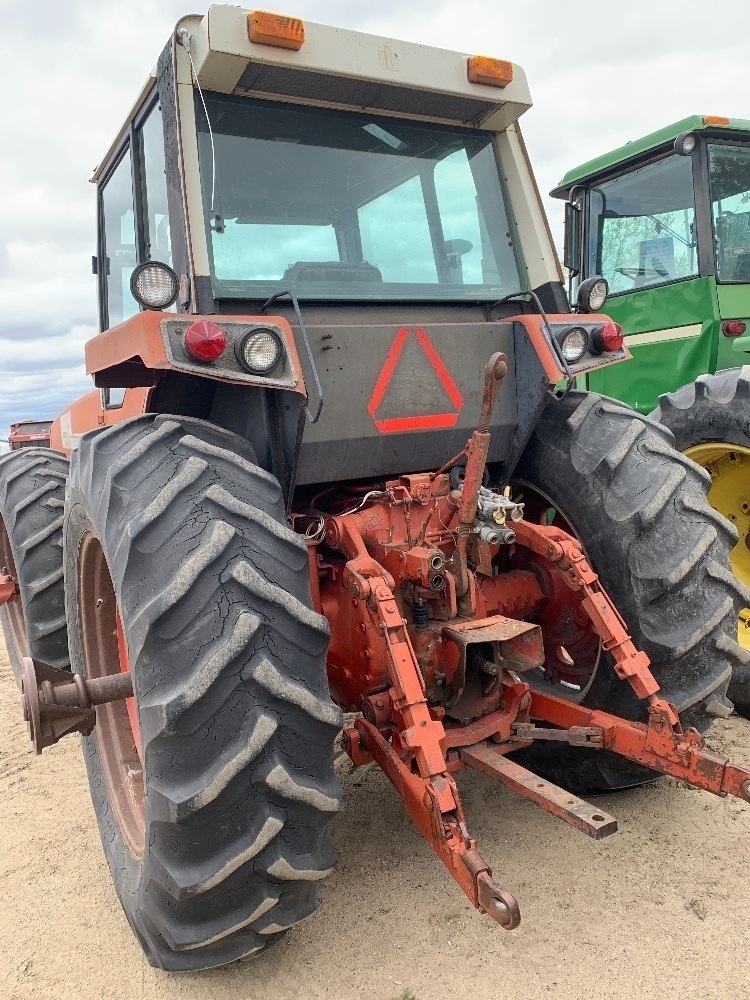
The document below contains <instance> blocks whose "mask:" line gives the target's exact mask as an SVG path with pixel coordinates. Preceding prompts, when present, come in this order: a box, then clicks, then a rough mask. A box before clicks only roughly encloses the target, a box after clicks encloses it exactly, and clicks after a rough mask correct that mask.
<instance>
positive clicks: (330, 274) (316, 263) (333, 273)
mask: <svg viewBox="0 0 750 1000" xmlns="http://www.w3.org/2000/svg"><path fill="white" fill-rule="evenodd" d="M281 280H282V281H292V282H300V281H352V282H360V281H382V280H383V275H382V274H381V273H380V271H379V269H378V268H377V267H375V265H374V264H368V263H367V261H366V260H362V261H359V262H358V263H355V264H350V263H349V262H348V261H342V260H311V261H308V260H298V261H297V263H296V264H292V266H291V267H288V268H287V269H286V271H285V272H284V276H283V277H282V279H281Z"/></svg>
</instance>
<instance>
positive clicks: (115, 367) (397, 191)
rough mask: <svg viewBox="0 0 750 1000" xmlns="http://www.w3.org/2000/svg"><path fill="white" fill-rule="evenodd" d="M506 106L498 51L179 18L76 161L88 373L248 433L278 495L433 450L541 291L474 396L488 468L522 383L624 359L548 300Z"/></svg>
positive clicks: (527, 422)
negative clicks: (93, 209)
mask: <svg viewBox="0 0 750 1000" xmlns="http://www.w3.org/2000/svg"><path fill="white" fill-rule="evenodd" d="M344 37H346V40H347V41H346V44H342V39H344ZM530 106H531V98H530V95H529V90H528V86H527V83H526V78H525V75H524V72H523V70H522V68H521V67H520V66H518V65H516V64H514V63H511V62H508V61H506V60H502V59H492V58H488V57H483V56H476V55H470V54H463V53H458V52H450V51H443V50H439V49H432V48H429V47H427V46H423V45H419V44H415V43H407V42H395V41H393V40H386V41H384V40H383V39H380V38H377V37H375V36H371V35H363V34H359V33H356V32H346V33H343V32H342V31H341V30H340V29H335V28H330V27H327V26H325V25H318V24H311V23H308V22H305V23H303V22H302V21H299V20H297V19H294V18H284V17H279V16H277V15H271V14H266V13H263V12H260V11H249V12H248V11H243V10H242V9H240V8H237V7H229V6H214V7H211V8H210V9H209V11H208V13H207V14H206V15H205V17H203V18H197V17H187V18H184V19H182V20H181V21H180V22H179V24H178V25H177V27H176V29H175V33H174V35H173V37H172V39H171V40H170V42H169V43H168V44H167V46H166V47H165V49H164V51H163V52H162V55H161V57H160V60H159V62H158V66H157V68H156V70H155V75H154V76H153V78H151V79H150V80H149V81H148V82H147V84H146V86H145V87H144V88H143V90H142V92H141V94H140V96H139V98H138V100H137V101H136V104H135V106H134V108H133V110H132V111H131V113H130V115H129V116H128V121H127V123H126V124H125V125H124V126H123V128H122V129H121V130H120V132H119V134H118V136H117V138H116V140H115V142H114V143H113V144H112V146H111V148H110V150H109V151H108V153H107V154H106V156H105V158H104V160H103V161H102V165H101V166H100V167H99V168H98V169H97V171H96V173H95V175H94V178H93V179H94V181H95V183H96V185H97V190H98V209H99V240H98V249H97V255H96V259H95V270H96V272H97V275H98V286H99V307H100V321H101V323H100V326H101V330H102V333H101V334H100V336H99V337H97V338H95V339H94V340H93V341H91V342H90V343H89V344H88V345H87V347H86V355H87V369H88V371H89V372H90V373H91V374H93V376H94V379H95V384H96V385H97V386H98V387H100V388H122V387H126V388H135V387H146V388H148V389H149V398H148V400H147V408H148V409H150V410H153V411H157V412H158V411H161V412H168V411H170V410H174V409H175V408H176V407H177V408H179V409H181V410H185V411H187V412H189V414H190V415H191V416H196V417H200V418H202V419H211V420H215V421H217V422H219V423H221V424H222V426H225V427H227V428H228V429H230V430H232V431H234V432H235V433H238V434H240V435H242V436H243V437H245V438H247V439H248V440H249V441H250V442H251V443H252V446H253V448H254V449H255V452H256V454H257V455H258V457H259V459H260V461H261V463H262V465H263V466H264V468H267V469H268V470H269V471H271V472H272V473H273V474H274V475H276V476H277V478H279V480H280V481H281V482H282V484H283V486H284V489H285V493H286V495H287V499H288V501H289V502H290V503H291V500H292V493H293V490H294V488H295V486H304V485H311V486H312V485H314V484H318V483H327V482H330V481H333V480H336V481H344V480H349V479H352V478H355V477H361V476H368V477H373V476H380V475H393V474H396V473H398V472H399V471H400V470H401V469H404V468H414V469H418V470H420V471H422V470H429V469H434V468H438V467H440V465H441V464H442V463H443V462H444V461H445V455H446V453H447V452H450V451H452V452H453V453H456V452H457V451H458V450H460V449H461V447H462V446H463V444H464V442H465V440H466V436H467V434H468V433H469V432H470V431H471V430H472V428H473V427H474V425H475V421H476V417H477V414H478V413H479V410H480V407H481V402H482V392H483V383H482V372H483V370H484V366H485V364H486V361H487V359H488V358H489V357H490V355H491V354H492V353H493V352H494V351H495V350H502V351H504V352H505V353H506V355H508V356H509V357H511V356H513V355H515V354H516V353H517V352H519V351H520V352H521V354H522V355H523V356H524V357H525V356H526V354H527V353H528V352H529V350H530V344H529V336H530V335H529V333H528V332H527V331H526V330H525V329H524V328H523V326H522V325H519V324H518V323H517V322H515V323H514V322H508V321H509V320H510V319H512V318H513V317H517V316H518V315H519V314H533V315H534V316H535V317H536V319H535V320H534V321H533V322H534V323H535V324H537V326H538V322H539V317H540V315H541V312H542V311H544V310H546V312H547V314H548V315H549V317H550V320H549V324H547V323H546V322H545V323H544V324H543V326H542V327H541V328H537V329H535V331H534V333H533V334H531V336H532V337H533V336H536V337H537V340H538V341H539V342H540V343H543V346H542V348H541V350H542V353H544V354H545V356H546V359H547V360H546V362H545V363H544V364H542V363H541V362H540V361H539V357H538V353H537V352H536V351H533V350H532V351H531V354H530V355H529V363H528V364H526V363H524V364H523V365H518V366H516V365H513V366H511V370H510V372H509V375H508V383H507V384H508V388H507V390H506V392H505V393H504V394H503V398H502V399H501V400H500V401H499V402H498V406H497V408H496V410H495V412H494V415H493V420H492V428H493V431H494V432H495V433H494V435H493V442H492V449H491V453H490V461H491V462H492V463H493V464H495V465H496V466H498V468H499V467H500V466H502V468H501V470H500V472H499V476H500V478H501V479H505V480H506V481H507V478H508V476H509V474H510V470H511V468H512V466H513V464H514V463H515V461H516V460H517V458H518V455H519V454H520V451H521V450H522V448H523V444H524V443H525V441H526V440H527V439H528V435H529V434H530V433H531V428H532V425H533V420H534V419H535V416H536V415H537V414H538V411H539V405H540V404H541V402H543V399H544V391H545V390H544V388H542V389H541V392H540V386H542V383H544V384H545V385H547V384H549V383H550V381H551V382H552V383H554V382H555V381H556V380H557V379H558V378H563V377H564V376H565V377H567V378H568V379H570V378H571V377H572V376H573V375H574V374H575V373H576V372H579V371H581V370H588V369H589V368H591V367H595V368H596V367H601V366H604V365H607V364H611V363H613V362H614V361H620V360H623V359H624V358H625V357H626V356H627V354H626V351H625V350H624V348H623V347H622V339H621V337H620V338H619V340H618V336H617V335H616V336H615V338H614V341H611V342H610V341H607V343H606V344H605V343H604V341H602V339H601V337H600V333H601V331H602V329H603V327H604V325H605V323H606V317H596V316H595V315H589V316H587V317H585V318H582V319H581V323H583V324H584V331H583V334H582V333H581V330H580V329H579V327H580V323H579V324H577V325H576V324H572V322H571V318H570V312H569V305H568V300H567V296H566V294H565V289H564V286H563V283H562V273H561V271H560V268H559V265H558V262H557V258H556V254H555V251H554V247H553V245H552V241H551V237H550V233H549V229H548V226H547V222H546V219H545V217H544V213H543V210H542V208H541V205H540V202H539V196H538V192H537V190H536V187H535V185H534V180H533V176H532V173H531V170H530V166H529V163H528V158H527V155H526V151H525V147H524V144H523V139H522V137H521V132H520V128H519V125H518V119H519V117H520V116H521V115H522V114H523V112H525V111H526V110H527V109H528V108H529V107H530ZM165 296H166V297H165ZM170 303H171V304H170ZM160 309H161V310H162V311H161V312H159V311H158V310H160ZM167 310H171V311H167ZM589 312H590V313H595V312H596V310H595V309H591V310H589ZM555 316H557V317H558V318H557V320H555V318H554V317H555ZM195 317H200V320H197V319H195ZM198 322H200V323H201V324H202V325H201V326H197V325H196V323H198ZM587 324H588V325H587ZM574 327H575V335H574V337H573V341H575V343H574V344H573V348H574V349H573V352H572V354H570V352H569V356H563V351H562V347H561V344H562V340H563V339H564V338H565V337H567V336H568V335H569V334H570V333H571V330H573V328H574ZM615 333H617V332H616V331H615ZM582 336H583V338H584V339H583V348H582V349H578V347H577V346H576V344H577V343H578V340H580V339H581V337H582ZM566 358H567V360H566ZM545 365H546V367H545ZM249 386H253V387H257V388H261V389H263V390H268V389H272V390H274V391H263V392H256V393H251V394H247V393H245V392H244V390H245V389H246V388H248V387H249ZM238 393H241V398H240V395H238ZM517 396H518V397H522V398H525V399H528V400H531V399H532V398H533V399H534V400H535V402H534V403H533V404H532V403H530V404H529V405H528V406H524V407H521V408H520V409H519V408H518V407H516V405H515V399H516V397H517ZM342 410H343V411H345V412H346V413H347V414H348V416H347V419H346V420H345V421H342V420H341V418H340V414H341V412H342ZM75 417H76V415H75V413H73V414H72V415H71V419H72V422H73V424H75V422H76V419H75ZM271 427H274V428H275V430H274V432H273V433H269V428H271ZM72 432H73V435H74V436H75V434H76V433H78V431H77V429H76V427H75V426H73V428H72Z"/></svg>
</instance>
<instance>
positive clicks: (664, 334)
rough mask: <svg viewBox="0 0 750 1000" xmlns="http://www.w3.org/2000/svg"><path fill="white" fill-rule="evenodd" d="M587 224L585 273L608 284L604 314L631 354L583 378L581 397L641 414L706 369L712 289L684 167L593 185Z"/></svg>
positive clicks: (670, 165) (711, 348)
mask: <svg viewBox="0 0 750 1000" xmlns="http://www.w3.org/2000/svg"><path fill="white" fill-rule="evenodd" d="M586 221H587V227H586V228H587V243H586V246H585V251H584V252H585V254H586V260H585V265H586V266H585V273H588V274H601V275H603V276H604V277H605V278H606V279H607V281H608V283H609V288H610V297H609V298H608V299H607V303H606V306H605V311H606V313H607V314H608V315H610V316H611V317H612V319H614V320H615V321H616V322H618V323H619V324H620V325H621V326H622V328H623V330H624V331H625V342H626V344H627V346H628V348H629V349H630V351H631V352H632V355H633V360H632V361H630V362H628V363H627V364H624V365H614V366H612V367H610V368H605V369H603V370H601V371H600V372H596V373H593V374H591V375H590V376H589V380H588V384H589V388H590V389H592V390H594V391H595V392H601V393H603V394H605V395H609V396H616V397H617V398H619V399H623V400H625V401H626V402H628V403H630V405H631V406H633V407H635V408H636V409H637V410H639V411H640V412H641V413H649V412H651V410H653V409H654V408H655V407H656V405H657V400H658V397H659V395H660V394H661V393H663V392H669V391H671V390H673V389H677V388H679V387H680V386H682V385H685V384H687V383H688V382H692V381H694V379H695V378H697V377H698V375H701V374H703V373H705V372H708V371H711V370H712V367H711V366H712V365H713V364H714V363H715V356H714V355H715V344H716V338H715V330H716V322H717V319H718V307H717V301H716V283H715V281H714V279H713V277H701V276H700V271H701V268H700V265H699V245H698V243H699V235H698V234H699V228H700V227H699V224H698V220H696V205H695V195H694V186H693V161H692V158H691V157H689V156H679V155H677V154H674V153H671V154H669V155H668V156H665V157H662V158H661V159H659V160H657V161H655V162H652V163H648V164H646V165H644V166H641V167H638V168H636V169H634V170H630V171H629V172H627V173H623V174H621V175H619V176H617V177H613V178H612V179H610V180H605V181H601V182H599V183H598V184H596V185H595V186H592V187H591V188H590V189H589V194H588V215H587V220H586ZM704 273H705V272H704Z"/></svg>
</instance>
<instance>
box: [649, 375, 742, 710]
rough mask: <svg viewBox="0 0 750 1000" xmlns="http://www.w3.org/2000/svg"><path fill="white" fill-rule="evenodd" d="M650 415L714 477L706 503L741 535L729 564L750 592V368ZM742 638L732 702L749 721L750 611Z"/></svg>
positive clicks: (695, 386)
mask: <svg viewBox="0 0 750 1000" xmlns="http://www.w3.org/2000/svg"><path fill="white" fill-rule="evenodd" d="M651 416H652V417H653V419H654V420H657V421H659V423H661V424H663V426H664V427H668V428H669V430H670V431H672V433H673V434H674V436H675V442H676V445H677V447H678V448H679V450H680V451H682V452H685V453H686V454H687V455H688V457H690V458H692V459H693V461H694V462H697V463H698V464H699V465H701V466H704V467H705V468H708V469H709V470H710V471H711V473H712V474H713V476H714V477H715V478H714V480H713V483H712V488H711V490H710V491H709V494H708V502H709V503H710V504H711V506H712V507H714V508H715V509H716V510H718V511H719V513H720V514H723V515H724V517H726V518H728V519H730V520H731V521H732V523H733V524H734V526H735V527H736V528H737V529H738V531H739V535H740V537H739V540H738V542H737V544H736V545H735V547H734V549H733V550H732V552H731V554H730V560H731V562H732V569H733V571H734V573H735V576H737V577H738V579H739V580H741V582H742V583H743V584H744V585H745V586H746V587H750V510H748V504H749V503H750V485H749V484H750V366H747V367H745V368H730V369H727V370H726V371H720V372H716V374H715V375H701V377H700V378H699V379H697V380H696V381H695V382H694V383H692V384H691V385H685V386H683V387H682V388H681V389H677V391H676V392H668V393H665V394H664V395H663V396H660V397H659V406H658V408H657V409H656V410H654V412H653V413H652V414H651ZM711 445H718V447H717V448H712V447H711ZM722 446H724V447H722ZM727 446H730V447H727ZM731 446H734V448H736V451H733V450H732V447H731ZM729 462H732V463H733V464H732V465H729V464H728V463H729ZM739 637H740V642H741V644H742V646H743V648H744V652H745V657H744V660H743V662H742V663H741V664H739V665H738V666H737V667H736V669H735V671H734V673H733V675H732V680H731V682H730V685H729V697H730V699H731V700H732V701H733V702H734V704H735V708H736V709H737V711H738V712H739V713H740V714H741V715H744V716H746V717H749V718H750V609H749V608H745V609H743V611H742V613H741V614H740V618H739Z"/></svg>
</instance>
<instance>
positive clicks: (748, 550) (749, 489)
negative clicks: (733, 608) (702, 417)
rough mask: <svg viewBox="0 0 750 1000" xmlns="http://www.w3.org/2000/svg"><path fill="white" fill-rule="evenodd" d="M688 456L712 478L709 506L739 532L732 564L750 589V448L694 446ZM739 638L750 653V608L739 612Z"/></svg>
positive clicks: (731, 559)
mask: <svg viewBox="0 0 750 1000" xmlns="http://www.w3.org/2000/svg"><path fill="white" fill-rule="evenodd" d="M685 454H686V455H687V457H688V458H691V459H692V460H693V461H694V462H697V463H698V465H700V466H702V467H703V468H704V469H705V470H706V472H708V474H709V475H710V476H711V488H710V490H709V491H708V502H709V503H710V504H711V506H712V507H713V508H714V510H718V512H719V513H720V514H723V515H724V517H726V518H727V520H728V521H731V522H732V524H733V525H734V526H735V528H736V529H737V531H738V532H739V536H740V537H739V539H738V540H737V544H736V545H735V547H734V548H733V549H732V551H731V552H730V553H729V560H730V562H731V564H732V572H733V573H734V575H735V576H736V577H737V579H738V580H741V581H742V583H744V584H745V586H746V587H750V448H743V447H742V446H741V445H734V444H727V443H726V442H721V441H717V442H712V443H708V444H698V445H695V446H694V447H692V448H688V449H687V450H686V451H685ZM737 637H738V639H739V641H740V644H741V645H742V646H744V647H745V649H748V650H750V608H742V610H741V611H740V614H739V620H738V623H737Z"/></svg>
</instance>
